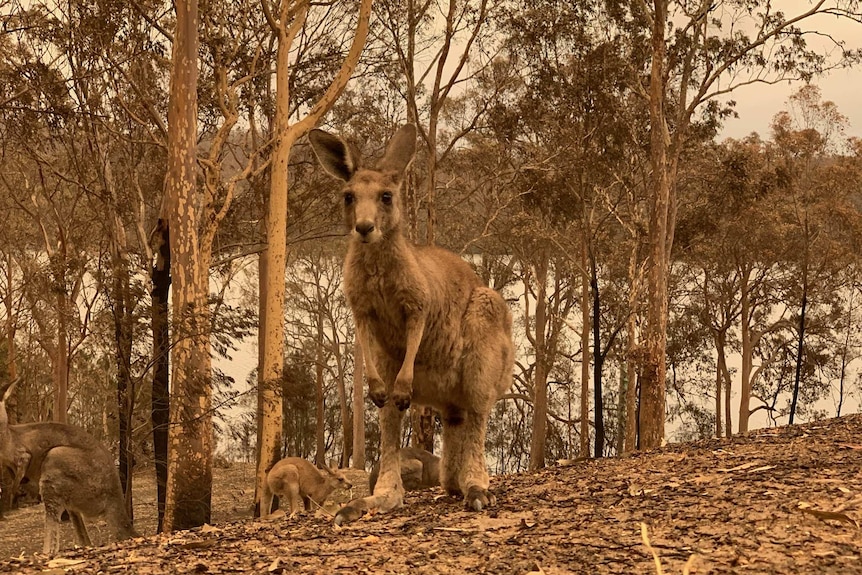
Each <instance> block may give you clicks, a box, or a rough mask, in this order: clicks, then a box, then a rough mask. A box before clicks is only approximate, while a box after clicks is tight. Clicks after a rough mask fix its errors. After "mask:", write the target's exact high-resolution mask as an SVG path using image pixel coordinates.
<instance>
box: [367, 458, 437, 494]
mask: <svg viewBox="0 0 862 575" xmlns="http://www.w3.org/2000/svg"><path fill="white" fill-rule="evenodd" d="M398 460H399V461H400V463H401V484H402V485H403V486H404V491H417V490H419V489H427V488H429V487H437V486H438V485H440V458H439V457H437V456H436V455H434V454H433V453H430V452H428V451H426V450H424V449H421V448H419V447H402V448H401V449H399V450H398ZM379 475H380V462H379V461H378V462H377V463H375V464H374V467H372V468H371V474H370V475H369V476H368V490H369V491H370V492H371V493H374V486H375V485H377V477H378V476H379Z"/></svg>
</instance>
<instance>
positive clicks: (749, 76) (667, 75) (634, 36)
mask: <svg viewBox="0 0 862 575" xmlns="http://www.w3.org/2000/svg"><path fill="white" fill-rule="evenodd" d="M608 13H609V15H610V16H611V17H612V18H613V20H614V21H615V22H616V23H617V27H618V29H619V31H620V37H621V39H623V40H624V41H626V43H627V45H628V46H629V47H630V54H631V56H632V57H631V58H629V59H628V61H629V62H631V63H632V66H631V67H630V72H631V75H630V86H631V87H632V89H633V90H635V91H636V92H637V93H638V94H639V96H640V97H641V98H642V100H643V101H644V102H646V103H647V104H648V106H649V117H650V146H649V150H650V161H651V165H652V177H651V208H650V210H651V211H650V223H649V235H648V237H649V244H650V268H649V273H648V282H647V284H648V293H649V305H648V312H647V322H646V329H645V344H644V350H645V353H644V360H643V362H642V369H641V385H642V394H641V406H640V415H641V429H640V433H641V437H642V441H641V447H644V448H650V447H655V446H658V445H659V444H660V443H661V441H662V438H663V437H664V419H665V418H664V414H665V381H666V358H665V349H666V344H667V319H668V273H669V266H670V257H671V249H672V247H673V241H674V231H675V226H676V213H677V207H678V206H677V196H676V183H677V176H678V173H679V163H680V156H681V153H682V151H683V150H684V149H685V147H686V143H687V141H688V139H689V136H690V134H691V126H692V120H693V119H695V118H696V115H698V114H702V115H705V116H707V117H711V118H714V119H720V117H721V116H722V115H723V114H724V113H727V108H725V107H724V106H723V104H722V101H723V100H722V99H723V98H724V97H726V96H727V95H728V94H730V93H732V92H733V91H734V90H735V89H736V88H738V87H740V86H743V85H750V84H757V83H761V84H771V83H776V82H781V81H786V80H793V79H810V78H812V77H813V76H815V75H817V74H820V73H822V72H824V71H826V70H829V69H833V68H836V67H842V66H848V65H852V64H854V63H856V62H857V61H858V59H859V53H858V52H857V51H855V50H853V49H851V48H848V47H847V46H846V43H845V42H842V41H841V40H840V39H838V38H837V37H835V36H827V37H826V41H827V43H828V45H827V46H820V45H813V46H812V45H809V44H808V42H807V40H808V39H809V38H811V37H812V36H815V35H816V36H818V38H821V39H822V35H821V34H820V30H819V26H818V21H817V20H816V19H815V18H814V17H815V16H818V15H821V14H822V15H830V16H833V17H838V18H843V19H848V20H853V21H856V22H860V21H862V17H860V15H859V3H858V2H857V1H856V0H833V1H826V0H820V1H817V2H815V3H812V4H810V5H806V6H805V7H803V8H802V9H800V10H799V11H798V12H796V13H793V14H788V13H785V12H783V11H781V10H780V9H779V8H778V7H777V6H776V5H775V4H773V3H771V2H756V3H751V2H738V1H736V0H725V1H721V2H713V1H708V0H704V1H702V2H695V3H691V2H682V1H676V0H655V1H654V2H653V3H652V4H651V5H650V4H649V3H647V2H645V1H641V2H636V3H627V2H626V3H623V2H619V3H616V2H615V3H611V4H609V5H608ZM645 57H646V58H645ZM644 63H646V65H645V66H644ZM645 76H647V77H648V78H649V81H648V82H644V81H643V80H644V77H645Z"/></svg>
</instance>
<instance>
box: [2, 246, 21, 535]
mask: <svg viewBox="0 0 862 575" xmlns="http://www.w3.org/2000/svg"><path fill="white" fill-rule="evenodd" d="M12 265H13V261H12V256H11V255H10V254H7V256H6V290H5V291H6V297H5V298H4V299H3V303H4V306H5V308H6V330H5V331H6V333H5V336H6V363H7V367H6V371H7V373H8V374H9V381H15V380H16V379H17V378H18V362H17V360H16V346H15V332H16V331H17V325H16V319H17V318H16V316H15V310H14V307H13V298H12V294H13V293H14V291H13V290H14V289H15V283H14V275H13V272H12ZM17 395H18V394H17V393H13V394H12V396H11V397H10V398H9V399H8V401H7V402H6V410H7V417H8V424H9V425H15V424H16V423H18V409H17V407H18V398H17ZM14 480H15V478H14V476H13V474H12V473H11V471H10V470H9V469H7V468H5V467H4V468H2V469H0V518H3V511H4V510H7V509H11V508H12V506H13V503H14V495H15V494H14V493H13V489H12V487H13V482H14Z"/></svg>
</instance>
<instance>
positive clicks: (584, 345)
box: [580, 242, 590, 457]
mask: <svg viewBox="0 0 862 575" xmlns="http://www.w3.org/2000/svg"><path fill="white" fill-rule="evenodd" d="M587 266H588V261H587V247H586V242H585V243H584V245H583V246H582V249H581V269H582V270H583V272H582V274H581V425H580V435H581V437H580V447H581V449H580V456H581V457H589V456H590V399H589V398H590V353H589V351H590V279H589V277H588V276H587V273H586V270H587Z"/></svg>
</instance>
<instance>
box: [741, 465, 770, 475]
mask: <svg viewBox="0 0 862 575" xmlns="http://www.w3.org/2000/svg"><path fill="white" fill-rule="evenodd" d="M770 469H775V466H774V465H764V466H763V467H757V468H755V469H751V470H749V471H748V473H757V472H758V471H769V470H770Z"/></svg>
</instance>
